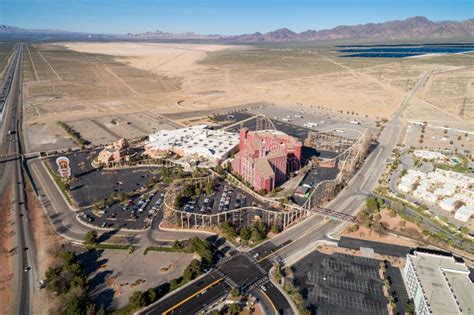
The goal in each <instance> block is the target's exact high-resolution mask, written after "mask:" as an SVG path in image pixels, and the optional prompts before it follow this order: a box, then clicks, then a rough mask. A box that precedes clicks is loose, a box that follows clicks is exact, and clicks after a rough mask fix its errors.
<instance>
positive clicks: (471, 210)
mask: <svg viewBox="0 0 474 315" xmlns="http://www.w3.org/2000/svg"><path fill="white" fill-rule="evenodd" d="M473 215H474V207H470V206H462V207H460V208H459V209H458V211H456V213H455V214H454V218H455V219H457V220H459V221H462V222H467V221H469V219H470V218H471V217H472V216H473Z"/></svg>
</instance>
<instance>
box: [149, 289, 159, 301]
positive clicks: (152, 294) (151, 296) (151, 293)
mask: <svg viewBox="0 0 474 315" xmlns="http://www.w3.org/2000/svg"><path fill="white" fill-rule="evenodd" d="M147 298H148V304H150V303H153V302H155V301H156V300H158V296H157V294H156V290H155V288H149V289H148V291H147Z"/></svg>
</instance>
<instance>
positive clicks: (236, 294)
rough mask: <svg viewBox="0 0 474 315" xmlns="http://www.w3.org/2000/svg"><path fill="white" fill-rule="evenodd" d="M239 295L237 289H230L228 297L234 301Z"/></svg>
mask: <svg viewBox="0 0 474 315" xmlns="http://www.w3.org/2000/svg"><path fill="white" fill-rule="evenodd" d="M239 295H240V290H239V289H238V288H232V289H231V290H230V296H231V297H233V298H234V299H235V298H237V297H239Z"/></svg>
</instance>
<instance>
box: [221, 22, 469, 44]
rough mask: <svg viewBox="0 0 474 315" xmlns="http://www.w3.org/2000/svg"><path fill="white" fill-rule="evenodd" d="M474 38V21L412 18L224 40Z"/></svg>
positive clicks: (231, 37) (257, 34) (249, 35)
mask: <svg viewBox="0 0 474 315" xmlns="http://www.w3.org/2000/svg"><path fill="white" fill-rule="evenodd" d="M464 37H471V38H472V37H474V19H469V20H465V21H459V22H458V21H441V22H433V21H430V20H428V19H427V18H425V17H412V18H408V19H406V20H403V21H389V22H384V23H368V24H363V25H354V26H348V25H341V26H337V27H335V28H332V29H327V30H321V31H315V30H307V31H304V32H301V33H295V32H292V31H290V30H288V29H286V28H283V29H278V30H276V31H273V32H268V33H265V34H261V33H254V34H245V35H236V36H225V37H222V38H221V39H222V40H234V41H277V42H278V41H279V42H281V41H314V40H331V39H360V38H377V39H436V38H464Z"/></svg>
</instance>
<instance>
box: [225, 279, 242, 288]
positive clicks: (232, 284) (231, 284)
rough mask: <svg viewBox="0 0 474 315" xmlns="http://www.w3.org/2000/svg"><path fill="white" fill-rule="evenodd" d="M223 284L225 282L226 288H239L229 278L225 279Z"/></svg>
mask: <svg viewBox="0 0 474 315" xmlns="http://www.w3.org/2000/svg"><path fill="white" fill-rule="evenodd" d="M224 282H225V283H226V284H227V285H228V286H230V287H231V288H238V287H239V285H238V284H237V283H235V282H234V280H232V279H231V278H229V277H226V278H225V279H224Z"/></svg>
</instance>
